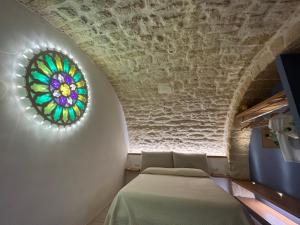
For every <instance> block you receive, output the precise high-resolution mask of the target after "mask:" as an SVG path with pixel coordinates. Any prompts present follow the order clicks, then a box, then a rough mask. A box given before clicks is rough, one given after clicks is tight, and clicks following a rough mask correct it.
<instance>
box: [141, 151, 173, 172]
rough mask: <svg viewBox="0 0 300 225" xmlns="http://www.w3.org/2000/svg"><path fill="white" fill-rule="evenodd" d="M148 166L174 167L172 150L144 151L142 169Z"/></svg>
mask: <svg viewBox="0 0 300 225" xmlns="http://www.w3.org/2000/svg"><path fill="white" fill-rule="evenodd" d="M148 167H165V168H173V154H172V152H142V166H141V170H142V171H143V170H144V169H146V168H148Z"/></svg>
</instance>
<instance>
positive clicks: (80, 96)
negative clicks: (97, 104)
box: [78, 95, 86, 102]
mask: <svg viewBox="0 0 300 225" xmlns="http://www.w3.org/2000/svg"><path fill="white" fill-rule="evenodd" d="M78 99H79V100H80V101H82V102H86V97H84V96H83V95H78Z"/></svg>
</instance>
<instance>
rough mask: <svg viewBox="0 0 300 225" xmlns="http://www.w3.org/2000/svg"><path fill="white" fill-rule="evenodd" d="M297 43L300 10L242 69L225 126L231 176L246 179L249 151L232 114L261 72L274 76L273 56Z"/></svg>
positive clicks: (246, 137) (299, 39) (247, 134)
mask: <svg viewBox="0 0 300 225" xmlns="http://www.w3.org/2000/svg"><path fill="white" fill-rule="evenodd" d="M299 43H300V8H299V7H298V8H297V10H296V11H295V12H294V14H293V15H291V17H290V19H289V20H288V21H287V22H286V23H285V24H284V26H282V27H281V28H280V29H279V30H278V31H277V32H276V34H275V35H274V36H273V37H272V38H271V39H270V40H269V41H268V42H267V43H265V46H264V48H262V49H261V51H260V52H259V53H258V54H257V55H256V56H255V57H254V58H253V60H252V62H251V64H250V65H249V66H248V67H247V68H245V72H244V74H243V76H242V77H241V79H240V81H239V83H238V85H237V88H236V90H235V92H234V95H233V98H232V101H231V104H230V108H229V111H228V116H227V121H226V126H225V138H226V140H228V141H227V143H228V150H229V165H230V173H231V175H232V176H233V177H236V178H242V179H248V178H249V171H248V167H249V165H248V158H249V157H248V151H249V138H250V130H245V131H244V132H241V131H240V129H237V128H238V125H237V121H236V119H235V114H236V112H237V111H238V109H239V107H240V105H241V104H244V103H245V102H244V100H243V98H244V97H246V96H247V91H248V93H249V87H250V88H251V87H253V86H254V85H255V82H257V81H258V82H259V83H262V82H260V81H259V79H257V78H259V77H257V76H258V75H261V76H262V77H263V76H265V75H264V73H267V74H270V75H272V74H273V75H274V73H276V71H274V65H273V64H274V60H275V58H276V56H277V55H279V54H281V53H283V52H285V51H287V50H291V49H293V48H294V46H296V47H297V48H299ZM272 71H273V72H272ZM273 78H274V80H278V78H276V74H275V77H273ZM269 79H270V77H269ZM253 82H254V83H253ZM268 82H270V81H268ZM258 86H259V85H258ZM262 89H263V88H262ZM250 91H251V90H250ZM258 91H259V90H258ZM250 95H251V94H250Z"/></svg>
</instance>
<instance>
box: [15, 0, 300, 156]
mask: <svg viewBox="0 0 300 225" xmlns="http://www.w3.org/2000/svg"><path fill="white" fill-rule="evenodd" d="M19 2H21V3H22V4H24V5H25V6H26V7H28V8H30V9H31V10H33V11H35V12H37V13H39V14H40V15H41V16H42V17H44V18H45V19H46V20H48V21H49V22H50V23H51V24H52V25H53V26H55V27H56V28H57V29H59V30H61V31H63V32H65V33H66V34H67V35H68V36H69V37H71V38H72V39H73V40H74V41H75V42H76V43H77V44H78V45H79V46H80V47H81V49H83V50H84V51H85V52H86V53H87V54H88V55H90V56H91V57H92V59H93V60H94V61H95V62H96V63H97V64H99V66H101V67H102V68H103V69H104V70H105V71H106V73H107V76H108V79H109V80H110V82H111V84H112V85H113V87H114V89H115V91H116V93H117V95H118V97H119V99H120V101H121V104H122V106H123V108H124V112H125V116H126V120H127V124H128V131H129V139H130V146H129V151H130V152H136V151H141V150H150V151H155V150H177V151H197V152H205V153H208V154H209V155H225V154H226V151H225V143H224V142H225V139H224V126H225V120H226V116H227V112H228V107H229V104H230V102H231V99H232V96H233V93H234V91H235V89H236V87H237V83H238V81H239V79H240V77H241V76H242V75H243V72H244V70H245V68H246V67H247V65H249V64H250V62H251V59H252V58H253V57H254V56H255V55H256V54H257V53H258V52H259V50H260V49H261V48H262V47H263V46H264V43H265V42H266V41H267V40H269V39H270V37H272V36H273V35H274V34H275V32H276V31H277V30H278V29H279V28H280V27H281V26H282V25H283V24H284V23H285V21H287V20H288V19H289V18H288V17H289V16H291V14H292V13H293V11H294V10H295V8H296V6H298V5H299V3H300V2H299V0H298V1H297V0H206V1H204V0H106V1H105V0H86V1H84V0H19Z"/></svg>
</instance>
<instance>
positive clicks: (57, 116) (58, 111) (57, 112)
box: [53, 105, 63, 121]
mask: <svg viewBox="0 0 300 225" xmlns="http://www.w3.org/2000/svg"><path fill="white" fill-rule="evenodd" d="M62 109H63V108H62V107H61V106H60V105H58V106H56V109H55V111H54V114H53V119H54V121H58V120H59V119H60V115H61V113H62Z"/></svg>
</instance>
